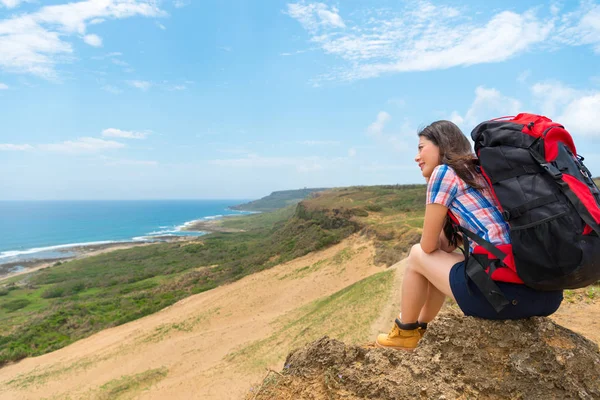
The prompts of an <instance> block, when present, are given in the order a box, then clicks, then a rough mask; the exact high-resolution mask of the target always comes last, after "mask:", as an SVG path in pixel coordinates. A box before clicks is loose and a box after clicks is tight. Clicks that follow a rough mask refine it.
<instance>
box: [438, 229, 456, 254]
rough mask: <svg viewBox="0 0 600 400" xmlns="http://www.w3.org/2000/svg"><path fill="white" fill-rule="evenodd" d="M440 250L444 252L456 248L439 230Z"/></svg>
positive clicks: (449, 251) (450, 251)
mask: <svg viewBox="0 0 600 400" xmlns="http://www.w3.org/2000/svg"><path fill="white" fill-rule="evenodd" d="M440 250H444V251H445V252H446V253H452V252H453V251H454V250H456V246H452V245H451V244H450V241H449V240H448V238H447V237H446V234H445V233H444V231H442V232H440Z"/></svg>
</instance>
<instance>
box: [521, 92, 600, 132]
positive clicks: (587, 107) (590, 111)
mask: <svg viewBox="0 0 600 400" xmlns="http://www.w3.org/2000/svg"><path fill="white" fill-rule="evenodd" d="M532 93H533V96H534V101H535V102H536V103H537V104H538V106H539V107H540V110H541V113H542V114H544V115H546V116H548V118H551V119H552V120H555V121H558V122H560V123H561V124H562V125H564V126H565V128H566V129H567V130H568V131H569V132H570V133H571V134H572V135H574V136H579V135H584V136H600V129H598V122H597V120H598V115H600V91H597V90H578V89H574V88H572V87H569V86H567V85H565V84H564V83H562V82H558V81H549V82H541V83H536V84H535V85H533V87H532Z"/></svg>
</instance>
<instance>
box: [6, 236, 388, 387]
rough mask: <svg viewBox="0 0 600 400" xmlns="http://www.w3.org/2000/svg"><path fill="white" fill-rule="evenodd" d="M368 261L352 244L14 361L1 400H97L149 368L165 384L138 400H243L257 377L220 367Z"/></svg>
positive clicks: (352, 278)
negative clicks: (343, 257)
mask: <svg viewBox="0 0 600 400" xmlns="http://www.w3.org/2000/svg"><path fill="white" fill-rule="evenodd" d="M347 248H352V249H353V253H354V255H353V257H352V258H351V259H350V260H348V261H346V262H344V264H343V267H344V268H343V269H340V265H339V264H336V263H323V266H322V267H321V268H318V269H316V270H315V271H313V272H311V273H307V274H299V273H298V271H299V270H301V269H302V268H304V267H306V266H310V265H314V264H315V263H317V262H318V261H321V260H326V259H332V258H333V257H334V256H335V255H336V254H338V253H339V252H340V251H342V250H344V249H347ZM373 255H374V248H373V245H372V243H371V242H369V241H367V240H366V239H364V238H361V237H359V236H353V237H351V238H349V239H347V240H345V241H344V242H342V243H340V244H338V245H335V246H333V247H331V248H329V249H326V250H323V251H320V252H315V253H311V254H308V255H306V256H304V257H301V258H299V259H296V260H293V261H291V262H289V263H286V264H282V265H279V266H277V267H274V268H272V269H270V270H267V271H263V272H260V273H257V274H254V275H251V276H248V277H246V278H244V279H242V280H240V281H238V282H235V283H232V284H230V285H226V286H223V287H220V288H217V289H214V290H211V291H209V292H205V293H201V294H198V295H195V296H192V297H189V298H186V299H184V300H182V301H180V302H178V303H176V304H174V305H173V306H171V307H168V308H166V309H164V310H161V311H160V312H158V313H156V314H153V315H150V316H148V317H145V318H142V319H140V320H137V321H133V322H131V323H128V324H126V325H122V326H119V327H116V328H111V329H107V330H104V331H102V332H99V333H97V334H95V335H93V336H91V337H89V338H87V339H83V340H81V341H79V342H77V343H74V344H72V345H70V346H68V347H66V348H63V349H60V350H58V351H56V352H53V353H50V354H46V355H43V356H40V357H35V358H29V359H25V360H22V361H21V362H19V363H17V364H14V365H10V366H7V367H5V368H2V369H1V370H0V376H1V377H0V398H2V399H38V398H42V397H43V398H86V399H87V398H102V395H103V394H104V391H103V389H101V386H102V385H104V384H106V383H107V382H109V381H111V380H115V379H119V378H120V377H122V376H125V375H127V376H131V375H135V374H140V373H143V372H144V371H148V370H150V369H157V368H166V370H167V371H168V372H167V376H166V377H165V378H164V379H162V380H160V381H159V382H158V383H156V384H154V385H153V386H152V389H151V391H143V392H140V393H137V396H138V397H139V398H152V399H166V398H168V399H189V398H201V399H237V398H241V397H243V395H244V393H246V391H247V389H248V387H249V386H250V384H251V383H253V382H256V381H257V380H260V379H261V378H262V377H263V375H264V371H260V372H255V373H248V372H247V371H244V372H241V371H237V370H236V369H235V366H234V365H233V364H228V362H226V361H224V360H223V358H224V357H225V356H226V355H227V354H228V353H230V352H231V351H232V350H235V349H236V348H239V347H240V346H241V345H243V344H245V343H250V342H252V341H254V340H258V339H261V338H264V337H266V336H268V335H269V334H270V333H271V332H272V331H273V327H272V325H270V324H271V323H272V322H273V321H274V320H275V319H276V318H277V317H279V316H281V315H283V314H285V313H287V312H289V311H291V310H294V309H296V308H297V307H299V306H301V305H303V304H307V303H309V302H311V301H313V300H315V299H318V298H320V297H323V296H327V295H330V294H333V293H335V292H337V291H338V290H341V289H342V288H344V287H346V286H348V285H350V284H352V283H354V282H357V281H359V280H361V279H363V278H365V277H367V276H369V275H372V274H374V273H377V272H380V271H382V270H383V268H382V267H376V266H374V265H373V262H372V260H373ZM304 271H306V270H304ZM394 312H397V311H394ZM388 324H389V320H388V321H386V323H385V325H388ZM384 330H385V329H384ZM138 397H136V398H138Z"/></svg>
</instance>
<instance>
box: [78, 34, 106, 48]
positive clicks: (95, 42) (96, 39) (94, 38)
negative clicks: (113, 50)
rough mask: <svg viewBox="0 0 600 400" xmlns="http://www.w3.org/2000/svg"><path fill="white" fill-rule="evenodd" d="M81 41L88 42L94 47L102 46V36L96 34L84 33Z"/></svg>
mask: <svg viewBox="0 0 600 400" xmlns="http://www.w3.org/2000/svg"><path fill="white" fill-rule="evenodd" d="M83 41H84V42H86V43H87V44H89V45H90V46H94V47H101V46H102V38H101V37H100V36H98V35H93V34H92V35H85V36H84V37H83Z"/></svg>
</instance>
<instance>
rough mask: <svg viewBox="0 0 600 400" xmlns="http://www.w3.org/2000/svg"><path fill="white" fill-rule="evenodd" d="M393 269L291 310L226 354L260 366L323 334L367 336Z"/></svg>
mask: <svg viewBox="0 0 600 400" xmlns="http://www.w3.org/2000/svg"><path fill="white" fill-rule="evenodd" d="M393 280H394V271H393V270H388V271H385V272H380V273H378V274H375V275H372V276H370V277H368V278H365V279H363V280H362V281H359V282H357V283H355V284H353V285H351V286H348V287H347V288H345V289H342V290H340V291H339V292H337V293H334V294H333V295H331V296H328V297H324V298H322V299H319V300H316V301H314V302H312V303H310V304H308V305H306V306H304V307H301V308H299V309H297V310H295V311H292V312H291V313H289V314H288V315H285V316H284V317H282V318H280V319H279V320H278V321H276V322H275V325H276V326H277V329H276V330H275V332H274V333H273V334H272V335H271V336H269V337H267V338H265V339H262V340H258V341H256V342H254V343H251V344H250V345H248V346H245V347H243V348H241V349H239V350H237V351H235V352H233V353H230V354H229V355H228V356H227V360H229V361H234V362H236V363H238V364H239V365H240V366H241V367H242V368H246V369H250V370H262V369H264V368H265V367H267V366H269V365H272V364H273V363H274V362H277V360H280V359H282V358H283V357H285V355H286V354H287V353H288V352H289V351H290V350H291V349H293V348H296V347H300V346H302V345H304V344H306V343H308V342H311V341H313V340H316V339H318V338H319V337H321V336H323V335H331V336H335V337H336V338H337V339H340V340H346V341H349V342H352V343H360V342H362V341H366V340H368V339H369V335H370V329H371V325H372V324H373V322H374V321H375V320H376V319H377V318H378V317H379V315H380V314H381V309H382V308H383V306H384V305H385V303H386V301H387V299H388V298H389V294H390V290H391V288H392V285H393Z"/></svg>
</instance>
